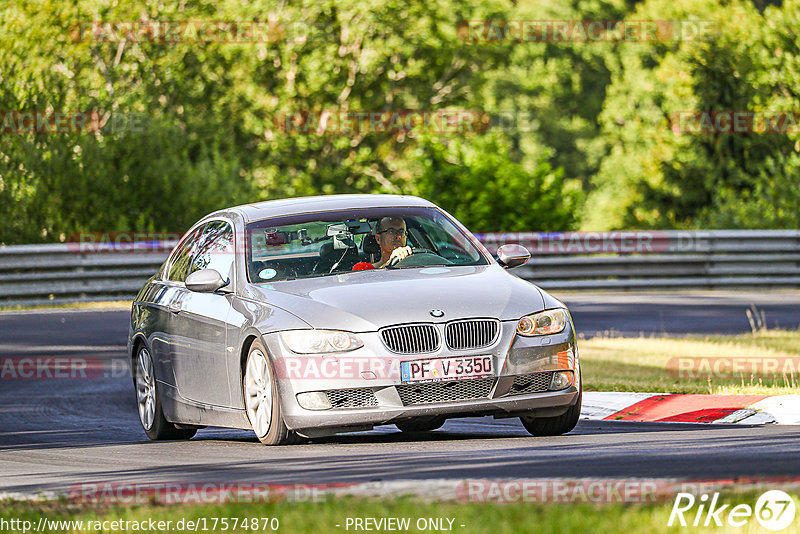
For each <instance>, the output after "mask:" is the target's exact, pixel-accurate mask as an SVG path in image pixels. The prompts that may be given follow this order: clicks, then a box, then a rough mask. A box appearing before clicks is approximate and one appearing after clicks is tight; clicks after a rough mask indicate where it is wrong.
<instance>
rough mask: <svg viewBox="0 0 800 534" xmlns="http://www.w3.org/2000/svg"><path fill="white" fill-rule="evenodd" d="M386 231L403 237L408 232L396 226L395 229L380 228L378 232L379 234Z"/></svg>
mask: <svg viewBox="0 0 800 534" xmlns="http://www.w3.org/2000/svg"><path fill="white" fill-rule="evenodd" d="M387 232H389V233H390V234H392V235H393V236H395V237H405V236H406V235H408V233H407V232H406V231H405V229H404V228H397V229H395V228H387V229H386V230H381V231H380V232H378V233H379V234H385V233H387Z"/></svg>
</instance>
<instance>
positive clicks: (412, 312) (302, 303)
mask: <svg viewBox="0 0 800 534" xmlns="http://www.w3.org/2000/svg"><path fill="white" fill-rule="evenodd" d="M243 296H245V297H247V298H251V299H255V300H259V301H262V302H264V303H266V304H269V305H273V306H277V307H280V308H282V309H284V310H287V311H290V312H291V313H293V314H295V315H297V316H298V317H300V318H301V319H303V320H304V321H305V322H307V323H308V324H310V325H311V326H313V327H314V328H324V329H336V330H348V331H351V332H371V331H375V330H377V329H379V328H382V327H384V326H388V325H393V324H398V323H413V322H427V323H435V322H447V321H452V320H454V319H463V318H467V317H496V318H498V319H501V320H516V319H519V318H520V317H522V316H523V315H526V314H529V313H533V312H537V311H540V310H542V309H544V299H543V297H542V293H541V292H540V291H539V289H538V288H537V287H536V286H534V285H533V284H531V283H529V282H526V281H524V280H522V279H520V278H518V277H516V276H514V275H513V274H511V273H509V272H507V271H506V270H505V269H503V268H502V267H500V266H498V265H485V266H475V267H426V268H413V269H393V270H383V269H381V270H370V271H358V272H353V273H345V274H341V275H332V276H324V277H319V278H310V279H303V280H289V281H282V282H273V283H271V284H249V285H248V286H247V287H246V288H245V291H244V294H243ZM431 310H441V311H443V312H444V315H443V316H442V317H440V318H435V317H433V316H432V315H431Z"/></svg>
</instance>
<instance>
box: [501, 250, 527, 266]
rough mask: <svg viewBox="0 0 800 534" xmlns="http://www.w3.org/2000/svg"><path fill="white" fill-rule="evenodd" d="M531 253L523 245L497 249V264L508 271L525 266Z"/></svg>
mask: <svg viewBox="0 0 800 534" xmlns="http://www.w3.org/2000/svg"><path fill="white" fill-rule="evenodd" d="M529 259H531V253H530V252H528V249H527V248H525V247H523V246H522V245H503V246H501V247H500V248H498V249H497V262H498V263H499V264H500V265H502V266H503V267H505V268H506V269H513V268H514V267H519V266H520V265H525V264H526V263H527V262H528V260H529Z"/></svg>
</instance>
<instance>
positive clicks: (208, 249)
mask: <svg viewBox="0 0 800 534" xmlns="http://www.w3.org/2000/svg"><path fill="white" fill-rule="evenodd" d="M233 244H234V234H233V227H232V225H231V224H230V222H228V221H224V220H212V221H210V222H209V223H208V224H207V225H206V226H205V228H204V230H203V233H202V235H201V236H200V238H199V239H198V244H197V248H196V250H195V251H194V256H193V258H192V261H191V264H190V266H189V269H188V272H187V276H188V275H189V274H191V273H193V272H195V271H199V270H202V269H215V270H217V271H218V272H219V273H220V274H221V275H222V277H223V278H226V279H228V280H230V282H231V283H230V286H229V287H231V288H232V287H233V276H234V268H233V267H234V249H233ZM184 280H185V277H184ZM232 298H233V295H232V294H230V293H227V294H226V293H220V292H218V293H198V292H194V291H190V290H188V289H186V287H185V285H184V288H183V294H182V297H181V299H180V310H179V311H178V312H177V313H176V314H175V316H176V318H175V324H176V326H177V328H176V333H177V335H176V338H175V344H174V347H175V358H174V362H173V365H174V368H175V378H176V381H177V386H178V391H179V392H180V394H181V396H183V397H185V398H187V399H190V400H193V401H197V402H201V403H204V404H211V405H215V406H226V407H229V406H231V396H230V388H229V385H228V360H229V358H228V354H227V350H226V346H227V345H226V331H227V323H228V318H229V316H230V313H231V299H232Z"/></svg>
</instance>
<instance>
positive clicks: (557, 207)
mask: <svg viewBox="0 0 800 534" xmlns="http://www.w3.org/2000/svg"><path fill="white" fill-rule="evenodd" d="M508 150H509V145H508V143H507V142H503V140H502V139H500V138H499V136H497V135H487V136H483V137H475V138H473V139H464V140H452V139H451V140H450V141H449V142H448V143H441V142H439V141H437V140H435V139H432V138H428V139H425V140H424V141H423V142H422V143H421V144H420V147H419V149H418V154H419V155H418V159H419V161H420V162H421V167H422V168H421V171H420V172H419V174H418V175H417V178H416V180H415V187H416V190H415V191H414V192H415V193H416V194H418V195H420V196H423V197H425V198H427V199H430V200H431V201H432V202H435V203H437V204H438V205H440V206H441V207H442V208H444V209H445V210H447V211H448V212H449V213H450V214H452V215H453V216H455V217H456V218H457V219H459V220H460V221H461V222H463V223H464V224H465V225H466V226H467V227H469V228H470V229H472V230H474V231H477V232H499V231H505V232H520V231H526V230H528V231H529V230H530V229H531V228H536V229H537V230H542V231H558V230H568V229H571V228H574V226H575V224H576V222H577V214H578V211H577V207H578V204H579V198H580V191H579V189H578V188H577V187H571V186H570V184H567V183H566V182H565V180H564V176H563V172H562V171H561V170H556V171H554V170H553V169H552V168H551V167H550V164H549V163H548V162H547V161H545V160H543V159H542V160H540V161H539V162H538V164H537V165H535V166H534V168H533V169H531V170H527V169H525V168H523V166H522V165H520V164H518V163H514V162H512V161H510V160H509V159H508V157H507V156H506V154H507V152H508Z"/></svg>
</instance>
